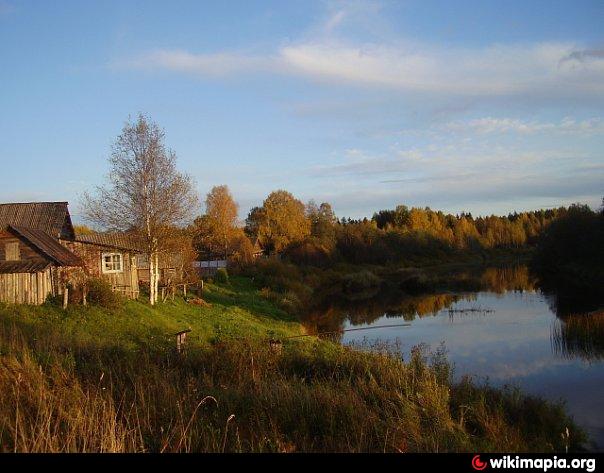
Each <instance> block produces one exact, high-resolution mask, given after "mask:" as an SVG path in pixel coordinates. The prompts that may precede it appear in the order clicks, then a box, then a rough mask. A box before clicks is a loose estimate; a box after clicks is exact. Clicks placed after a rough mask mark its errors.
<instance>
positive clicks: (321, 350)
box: [0, 278, 583, 452]
mask: <svg viewBox="0 0 604 473" xmlns="http://www.w3.org/2000/svg"><path fill="white" fill-rule="evenodd" d="M204 298H205V300H206V301H207V303H208V304H211V305H204V306H200V305H194V304H190V303H187V302H185V301H184V300H182V299H179V298H177V299H176V300H175V301H170V302H166V303H164V304H160V305H159V306H157V307H155V308H151V307H148V306H147V305H144V304H143V303H141V302H134V301H129V302H125V303H123V304H121V305H120V306H119V307H118V308H115V309H104V308H101V307H93V306H89V307H78V306H72V307H69V308H68V309H67V310H66V311H63V310H62V309H61V308H59V307H56V306H52V305H44V306H41V307H26V306H20V307H14V306H13V307H8V306H3V307H1V308H0V357H1V359H2V363H0V390H1V391H2V392H3V393H5V394H4V396H3V403H2V405H1V406H0V449H1V450H2V451H53V452H58V451H166V452H168V451H206V452H217V451H218V452H219V451H236V452H245V451H252V452H263V451H278V452H293V451H325V452H338V451H339V452H361V451H394V452H397V451H401V452H405V451H410V452H411V451H530V450H539V451H549V450H556V451H562V450H564V449H565V447H566V446H567V444H568V445H569V446H570V448H571V449H577V448H579V446H580V444H581V443H582V441H583V434H582V433H581V432H580V431H579V430H578V429H577V428H576V427H575V426H574V424H573V423H572V421H571V420H570V419H569V418H568V417H567V416H566V414H565V413H564V410H563V408H562V407H561V406H560V405H555V404H551V403H546V402H544V401H542V400H540V399H537V398H532V397H526V396H523V395H521V394H520V393H518V392H516V391H506V390H495V389H491V388H486V387H477V386H474V385H473V384H472V383H471V382H469V381H464V382H462V383H458V384H452V382H451V379H450V367H449V366H448V364H447V363H446V361H445V359H444V358H443V357H442V355H440V356H439V355H438V354H437V355H435V356H424V355H426V354H424V355H422V354H421V353H420V352H416V354H415V355H414V356H413V358H412V359H411V360H409V361H408V362H407V363H403V362H402V361H401V360H400V359H399V358H398V357H397V356H396V355H394V354H392V353H388V350H387V349H386V347H382V349H378V350H377V351H374V352H373V353H366V352H359V351H354V350H351V349H348V348H345V347H342V346H340V345H337V344H335V343H331V342H328V341H323V340H319V339H317V338H315V337H301V338H296V339H290V340H284V342H283V346H282V350H280V351H273V350H271V349H270V347H269V344H268V339H269V338H281V339H284V338H285V337H287V336H292V335H298V334H301V333H303V328H302V326H301V325H300V324H299V323H298V322H297V321H295V320H294V319H293V318H292V317H291V316H290V315H288V314H287V313H286V312H284V311H283V310H281V309H278V308H277V307H275V306H274V305H273V304H272V303H271V302H270V301H268V300H267V299H266V298H265V297H264V296H263V294H262V292H261V291H260V290H257V289H256V288H255V287H254V285H253V284H252V283H251V281H250V280H247V279H245V278H232V279H231V283H230V284H229V285H207V288H206V291H205V293H204ZM184 328H190V329H192V331H191V332H190V334H189V338H188V342H187V343H188V344H187V350H186V352H185V354H184V355H177V354H176V352H175V338H174V336H173V334H174V333H175V332H177V331H179V330H182V329H184ZM567 427H568V428H569V429H570V432H571V436H570V438H569V439H568V440H564V439H563V438H562V437H561V436H560V434H561V433H562V432H565V431H566V430H565V429H566V428H567Z"/></svg>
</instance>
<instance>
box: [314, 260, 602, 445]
mask: <svg viewBox="0 0 604 473" xmlns="http://www.w3.org/2000/svg"><path fill="white" fill-rule="evenodd" d="M456 276H458V277H459V278H466V281H471V282H472V283H473V284H474V283H475V285H476V286H478V287H480V288H481V290H480V291H477V292H474V293H453V292H451V293H441V294H429V295H413V296H410V295H407V294H404V293H402V292H400V291H399V292H394V293H385V294H379V295H378V296H376V297H372V298H370V299H367V300H364V301H358V300H357V301H354V302H346V301H343V300H340V301H338V302H337V303H335V302H332V303H330V304H326V305H324V306H323V307H319V308H317V309H315V310H313V311H311V312H310V313H309V314H308V315H307V318H306V321H305V323H306V326H307V328H308V329H309V331H310V332H312V333H321V332H326V331H329V332H333V331H336V332H337V331H339V340H340V341H341V342H342V343H356V342H361V341H362V340H363V339H366V340H367V341H369V342H375V341H377V340H382V341H394V340H397V341H398V342H399V343H400V351H401V353H402V356H403V358H408V356H409V354H410V351H411V349H412V347H414V346H416V345H419V344H427V345H428V346H430V347H432V348H433V349H434V348H437V347H438V346H439V345H440V344H441V343H442V342H444V344H445V347H446V349H447V351H448V356H449V359H450V360H451V361H452V363H453V364H454V366H455V374H456V376H462V375H465V374H471V375H475V376H477V377H479V378H483V379H484V378H488V379H489V382H491V383H492V384H495V385H497V384H508V383H512V384H517V385H519V386H520V387H521V388H522V389H524V390H525V391H527V392H529V393H534V394H538V395H542V396H545V397H548V398H550V399H552V400H559V399H563V400H565V401H566V402H567V406H568V408H569V410H570V412H571V413H572V414H573V415H574V416H575V418H576V420H577V421H578V422H579V423H580V424H581V425H583V426H584V427H585V428H586V429H587V430H588V433H589V434H590V435H591V437H592V438H593V439H594V440H595V441H596V442H597V443H598V444H599V445H601V446H604V311H596V309H597V308H598V302H602V301H593V300H587V299H584V298H580V297H577V296H576V295H568V294H564V293H557V294H551V293H550V294H544V293H542V292H541V291H540V289H539V287H538V282H537V279H536V278H535V277H533V276H532V275H531V273H530V272H529V270H528V268H526V267H525V266H518V267H514V268H504V269H501V268H489V269H487V270H485V271H484V272H482V273H479V274H477V273H472V272H468V273H459V275H456ZM396 318H398V319H399V320H400V321H401V322H403V321H408V322H410V326H408V327H383V328H382V329H379V328H378V329H374V330H368V331H354V332H346V330H347V329H349V328H362V327H364V326H366V327H380V326H385V325H392V324H394V323H396V320H395V319H396Z"/></svg>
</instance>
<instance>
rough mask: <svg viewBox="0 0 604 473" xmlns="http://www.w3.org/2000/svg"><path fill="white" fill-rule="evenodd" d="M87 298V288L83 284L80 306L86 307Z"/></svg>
mask: <svg viewBox="0 0 604 473" xmlns="http://www.w3.org/2000/svg"><path fill="white" fill-rule="evenodd" d="M87 296H88V286H87V285H86V284H84V285H83V286H82V305H88V300H87Z"/></svg>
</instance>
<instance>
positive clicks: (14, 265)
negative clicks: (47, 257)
mask: <svg viewBox="0 0 604 473" xmlns="http://www.w3.org/2000/svg"><path fill="white" fill-rule="evenodd" d="M50 265H51V263H50V262H49V261H0V274H12V273H38V272H40V271H44V270H45V269H46V268H48V267H49V266H50Z"/></svg>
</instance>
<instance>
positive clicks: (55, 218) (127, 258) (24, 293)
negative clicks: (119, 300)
mask: <svg viewBox="0 0 604 473" xmlns="http://www.w3.org/2000/svg"><path fill="white" fill-rule="evenodd" d="M139 263H140V267H139ZM183 265H184V256H183V255H182V254H180V253H178V252H174V253H167V254H163V255H160V258H159V271H160V284H161V285H169V284H171V283H175V282H180V280H181V279H182V278H183V274H184V273H183ZM90 277H95V278H101V279H104V280H105V281H108V282H109V283H110V284H111V287H112V288H113V290H114V291H117V292H120V293H122V294H124V295H125V296H127V297H130V298H137V297H138V295H139V281H142V282H143V283H144V282H148V280H149V265H148V262H147V259H146V257H145V254H144V249H143V245H142V244H141V242H140V241H138V240H137V239H136V238H135V237H134V236H133V235H130V234H125V233H92V234H86V235H76V234H75V232H74V229H73V225H72V221H71V216H70V214H69V209H68V204H67V202H33V203H13V204H0V302H9V303H25V304H41V303H43V302H44V301H45V300H46V298H47V297H48V295H57V294H63V293H64V288H65V287H68V286H71V287H72V288H80V289H82V290H83V291H84V289H85V282H86V279H88V278H90Z"/></svg>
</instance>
